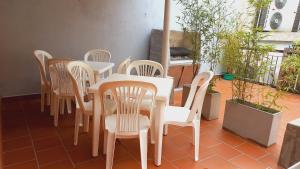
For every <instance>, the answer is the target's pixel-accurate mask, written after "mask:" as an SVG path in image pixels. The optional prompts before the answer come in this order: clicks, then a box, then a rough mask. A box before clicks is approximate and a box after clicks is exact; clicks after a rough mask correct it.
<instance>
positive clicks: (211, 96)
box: [202, 92, 221, 120]
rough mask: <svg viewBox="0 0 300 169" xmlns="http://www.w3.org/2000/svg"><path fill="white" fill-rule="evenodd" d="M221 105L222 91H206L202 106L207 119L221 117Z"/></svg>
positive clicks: (203, 114)
mask: <svg viewBox="0 0 300 169" xmlns="http://www.w3.org/2000/svg"><path fill="white" fill-rule="evenodd" d="M220 105H221V93H219V92H212V93H206V95H205V99H204V102H203V107H202V116H203V117H204V118H205V119H206V120H215V119H218V118H219V112H220Z"/></svg>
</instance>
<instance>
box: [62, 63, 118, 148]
mask: <svg viewBox="0 0 300 169" xmlns="http://www.w3.org/2000/svg"><path fill="white" fill-rule="evenodd" d="M67 67H68V72H69V74H70V76H71V79H72V83H73V89H74V93H75V98H76V114H75V130H74V145H77V143H78V134H79V128H80V125H81V121H82V116H84V131H85V132H88V130H89V118H90V116H92V115H93V113H94V109H93V104H94V103H93V98H92V97H91V96H89V95H88V92H87V89H88V87H89V86H91V85H93V84H95V75H94V71H93V69H92V68H91V67H90V66H89V65H87V64H86V63H84V62H81V61H73V62H70V63H69V64H68V66H67ZM105 108H106V111H107V112H109V113H110V114H112V113H113V112H114V111H115V110H116V106H115V104H114V102H113V101H112V100H107V101H106V103H105Z"/></svg>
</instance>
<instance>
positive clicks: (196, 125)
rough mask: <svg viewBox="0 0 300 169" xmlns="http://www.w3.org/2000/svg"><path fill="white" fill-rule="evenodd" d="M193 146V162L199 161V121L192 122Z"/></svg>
mask: <svg viewBox="0 0 300 169" xmlns="http://www.w3.org/2000/svg"><path fill="white" fill-rule="evenodd" d="M193 128H194V144H195V145H194V146H195V152H194V153H195V161H198V159H199V141H200V120H196V121H195V122H194V126H193Z"/></svg>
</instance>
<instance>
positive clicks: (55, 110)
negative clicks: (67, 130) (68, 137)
mask: <svg viewBox="0 0 300 169" xmlns="http://www.w3.org/2000/svg"><path fill="white" fill-rule="evenodd" d="M53 97H54V98H53V100H54V126H55V127H57V125H58V114H59V102H60V100H61V99H60V98H59V97H57V96H53Z"/></svg>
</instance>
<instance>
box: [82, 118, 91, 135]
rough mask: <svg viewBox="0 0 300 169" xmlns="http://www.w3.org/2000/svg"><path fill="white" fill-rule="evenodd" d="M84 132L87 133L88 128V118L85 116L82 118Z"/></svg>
mask: <svg viewBox="0 0 300 169" xmlns="http://www.w3.org/2000/svg"><path fill="white" fill-rule="evenodd" d="M83 117H84V123H83V124H84V132H89V128H90V116H89V115H87V114H85V115H84V116H83Z"/></svg>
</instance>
